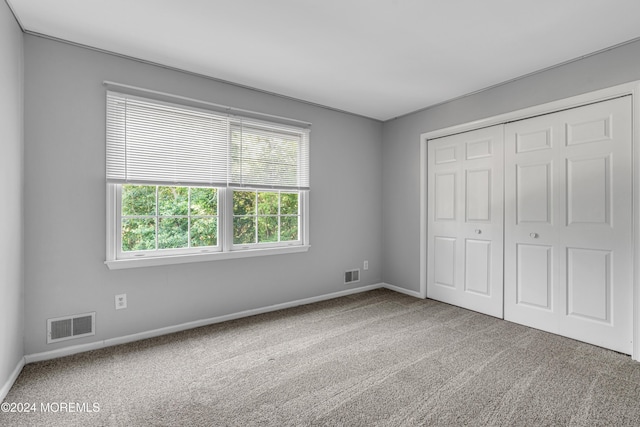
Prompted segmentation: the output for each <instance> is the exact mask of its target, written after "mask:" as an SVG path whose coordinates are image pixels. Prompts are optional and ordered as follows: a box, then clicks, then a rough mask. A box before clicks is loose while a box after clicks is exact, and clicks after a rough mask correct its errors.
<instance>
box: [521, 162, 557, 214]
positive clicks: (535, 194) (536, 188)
mask: <svg viewBox="0 0 640 427" xmlns="http://www.w3.org/2000/svg"><path fill="white" fill-rule="evenodd" d="M551 166H552V165H551V163H550V162H549V163H542V164H522V165H517V166H516V168H517V172H516V203H517V206H516V208H517V222H518V224H522V223H545V224H550V223H551V205H552V189H551Z"/></svg>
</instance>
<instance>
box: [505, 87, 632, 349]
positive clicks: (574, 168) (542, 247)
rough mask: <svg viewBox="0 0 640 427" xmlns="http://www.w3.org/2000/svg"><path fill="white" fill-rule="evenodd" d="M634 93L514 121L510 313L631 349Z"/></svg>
mask: <svg viewBox="0 0 640 427" xmlns="http://www.w3.org/2000/svg"><path fill="white" fill-rule="evenodd" d="M631 125H632V120H631V97H623V98H618V99H614V100H610V101H605V102H600V103H596V104H591V105H587V106H583V107H579V108H574V109H570V110H566V111H562V112H558V113H554V114H548V115H544V116H540V117H535V118H530V119H526V120H522V121H518V122H513V123H509V124H507V125H505V260H504V271H505V282H504V288H505V292H504V297H505V301H504V308H505V319H506V320H510V321H513V322H517V323H521V324H525V325H528V326H532V327H535V328H538V329H542V330H546V331H549V332H553V333H557V334H560V335H564V336H567V337H571V338H575V339H578V340H581V341H585V342H589V343H592V344H596V345H600V346H603V347H607V348H610V349H613V350H617V351H620V352H624V353H627V354H630V353H631V350H632V313H633V311H632V301H633V298H632V297H633V289H632V283H633V277H632V276H633V270H632V268H633V265H632V263H633V261H632V254H633V240H632V231H633V228H632V205H631V203H632V200H631V194H632V187H631V186H632V150H631V141H632V128H631Z"/></svg>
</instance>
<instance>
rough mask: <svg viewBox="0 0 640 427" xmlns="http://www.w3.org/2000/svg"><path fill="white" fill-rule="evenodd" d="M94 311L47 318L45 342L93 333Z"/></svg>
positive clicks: (94, 323)
mask: <svg viewBox="0 0 640 427" xmlns="http://www.w3.org/2000/svg"><path fill="white" fill-rule="evenodd" d="M95 326H96V313H95V312H93V313H84V314H74V315H71V316H64V317H56V318H54V319H47V344H51V343H54V342H58V341H65V340H70V339H74V338H80V337H87V336H89V335H95V333H96V332H95Z"/></svg>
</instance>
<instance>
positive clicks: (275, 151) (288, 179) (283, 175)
mask: <svg viewBox="0 0 640 427" xmlns="http://www.w3.org/2000/svg"><path fill="white" fill-rule="evenodd" d="M229 184H230V185H232V186H236V187H267V188H275V189H299V190H305V189H308V188H309V141H308V132H306V131H302V132H301V131H300V130H299V129H292V128H286V127H283V126H282V125H274V124H271V123H266V122H262V121H257V120H251V119H240V120H238V121H236V122H234V123H232V124H231V149H230V177H229Z"/></svg>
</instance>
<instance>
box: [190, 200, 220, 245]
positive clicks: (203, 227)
mask: <svg viewBox="0 0 640 427" xmlns="http://www.w3.org/2000/svg"><path fill="white" fill-rule="evenodd" d="M192 197H193V196H192ZM217 244H218V219H217V218H215V217H214V218H194V219H192V220H191V246H192V247H201V246H216V245H217Z"/></svg>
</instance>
